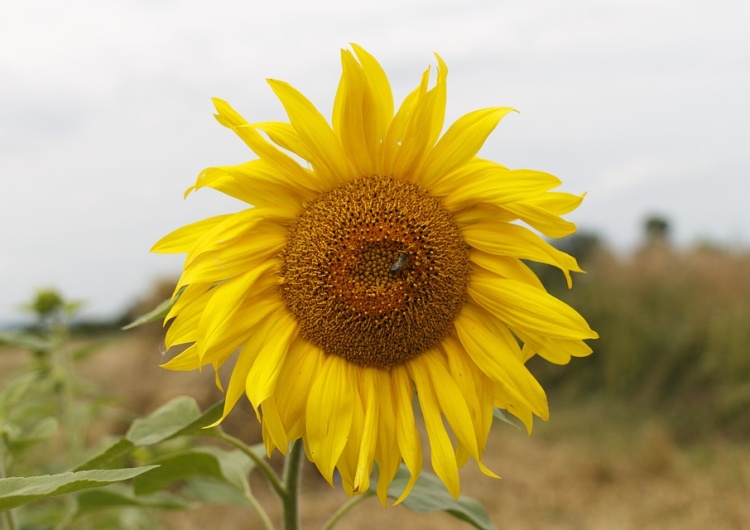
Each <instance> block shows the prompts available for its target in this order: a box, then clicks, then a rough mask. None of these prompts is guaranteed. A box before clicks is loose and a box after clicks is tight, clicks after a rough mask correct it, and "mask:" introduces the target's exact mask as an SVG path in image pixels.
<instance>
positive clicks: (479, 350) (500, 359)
mask: <svg viewBox="0 0 750 530" xmlns="http://www.w3.org/2000/svg"><path fill="white" fill-rule="evenodd" d="M485 321H486V319H485V318H483V317H482V315H481V314H480V313H479V312H478V311H477V310H476V309H475V308H472V307H471V306H470V305H467V306H466V307H464V310H463V311H462V312H461V314H460V315H459V316H458V318H456V320H455V322H454V324H455V327H456V332H457V333H458V338H459V340H460V341H461V344H462V345H463V347H464V349H465V350H466V353H467V354H468V355H469V357H471V359H472V361H474V363H475V364H476V365H477V366H478V367H479V369H480V370H482V372H484V373H485V374H486V375H487V377H489V378H490V379H492V380H493V381H496V382H498V383H502V384H503V386H504V388H505V389H506V390H507V392H508V393H509V394H510V395H511V396H512V397H513V398H514V399H516V400H518V401H519V402H521V403H524V404H525V405H527V406H528V407H529V408H531V410H533V411H534V413H535V414H536V415H538V416H540V417H542V418H546V417H548V415H549V409H548V406H547V397H546V396H545V394H544V389H542V387H541V385H540V384H539V383H538V382H537V380H536V379H534V376H532V375H531V373H530V372H529V370H528V369H527V368H526V366H525V365H524V364H523V363H522V362H521V360H520V356H521V355H520V348H519V347H518V344H517V343H515V339H514V338H513V337H512V336H511V335H510V333H506V335H505V336H501V335H498V334H496V333H493V332H490V330H489V329H488V328H487V325H486V324H485ZM493 331H496V330H494V329H493ZM515 350H519V351H518V352H516V351H515Z"/></svg>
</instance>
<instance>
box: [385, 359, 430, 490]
mask: <svg viewBox="0 0 750 530" xmlns="http://www.w3.org/2000/svg"><path fill="white" fill-rule="evenodd" d="M391 383H392V384H393V386H392V389H393V402H394V407H395V411H396V415H395V421H396V440H397V442H398V447H399V450H400V451H401V456H402V457H403V459H404V464H406V469H408V470H409V473H410V475H411V476H410V477H409V482H408V483H407V484H406V487H405V488H404V491H403V492H402V493H401V496H400V497H399V498H398V499H397V500H396V502H395V503H394V504H400V503H401V502H402V501H403V500H404V499H405V498H406V497H407V495H409V493H410V492H411V490H412V488H413V487H414V484H415V483H416V482H417V479H418V478H419V473H420V471H421V470H422V446H421V445H420V443H419V432H418V431H417V426H416V423H415V421H414V408H413V406H414V405H413V401H414V387H413V385H412V381H411V378H410V377H409V373H408V372H407V370H406V367H404V366H394V367H393V368H392V369H391Z"/></svg>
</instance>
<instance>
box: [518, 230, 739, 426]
mask: <svg viewBox="0 0 750 530" xmlns="http://www.w3.org/2000/svg"><path fill="white" fill-rule="evenodd" d="M649 226H650V225H647V226H646V229H647V231H646V234H644V235H645V236H646V241H645V242H644V246H643V247H642V248H641V249H640V250H639V251H637V252H635V253H634V254H633V255H631V256H625V257H623V256H616V255H614V254H612V253H610V252H608V251H607V250H606V249H605V248H603V247H602V246H601V245H598V246H597V247H596V248H588V250H587V252H586V253H584V254H578V255H576V252H575V251H574V250H575V249H576V248H577V247H575V245H573V246H571V245H570V243H569V242H568V243H567V245H568V246H567V247H565V249H566V250H568V251H572V250H573V252H572V253H573V254H574V255H576V257H577V258H578V259H579V261H580V262H581V264H582V266H583V268H584V269H585V270H586V271H587V274H585V275H578V276H577V277H576V278H575V279H574V285H573V289H572V290H567V289H566V288H565V285H564V282H563V281H562V279H561V278H560V276H561V275H560V274H559V272H557V271H554V270H552V269H550V268H546V267H545V268H543V269H539V271H540V273H541V276H542V278H543V281H544V282H545V285H546V286H547V288H548V289H549V290H550V292H552V294H554V295H555V296H558V297H560V298H561V299H563V300H565V301H566V302H568V303H569V304H571V305H572V306H573V307H574V308H576V309H577V310H578V311H579V312H580V313H581V314H582V315H583V316H584V317H585V318H586V319H587V320H588V322H589V324H590V325H591V327H592V328H593V329H595V330H596V331H597V332H598V333H599V335H600V337H601V338H600V339H599V340H596V341H591V343H590V345H591V346H592V348H593V349H594V354H593V355H591V356H590V357H588V358H585V359H573V360H572V362H571V364H570V366H567V367H565V369H560V368H559V367H556V366H550V365H549V364H547V363H542V362H533V363H532V364H533V365H532V371H534V373H536V374H537V375H538V376H539V377H540V379H541V381H542V384H543V385H544V386H545V387H546V388H549V389H550V390H552V391H559V392H565V393H568V394H571V395H574V396H577V397H579V398H581V399H586V400H589V399H610V400H612V399H614V400H619V401H622V402H626V403H630V404H632V405H633V406H634V407H636V408H644V409H648V410H649V412H650V413H656V414H658V415H661V416H663V417H664V418H665V419H666V420H667V421H669V422H670V423H672V424H673V426H674V427H675V429H676V432H677V433H678V434H680V435H682V436H684V437H696V436H700V435H702V434H706V433H709V432H714V431H717V430H718V431H720V432H723V433H725V434H730V435H737V436H743V437H748V436H750V326H748V323H750V255H748V254H746V253H738V252H731V251H727V250H722V249H719V248H717V247H715V246H713V247H712V246H708V245H702V246H701V247H697V248H695V249H692V250H688V251H679V250H676V249H673V248H671V247H670V246H669V245H668V244H657V245H654V244H651V243H653V238H651V237H649V234H650V232H649V230H648V228H649ZM659 226H662V225H661V224H660V225H659ZM666 226H668V225H666Z"/></svg>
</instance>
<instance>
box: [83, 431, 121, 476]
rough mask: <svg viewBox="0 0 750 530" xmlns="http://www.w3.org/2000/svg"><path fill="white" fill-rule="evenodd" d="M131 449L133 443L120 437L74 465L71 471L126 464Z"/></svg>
mask: <svg viewBox="0 0 750 530" xmlns="http://www.w3.org/2000/svg"><path fill="white" fill-rule="evenodd" d="M133 449H135V444H134V443H133V442H131V441H130V440H126V439H125V438H122V439H120V440H118V441H117V442H115V443H114V444H112V445H110V446H109V447H107V448H106V449H105V450H104V451H102V452H101V453H99V454H97V455H96V456H94V457H93V458H91V459H89V460H87V461H86V462H84V463H83V464H81V465H79V466H78V467H76V468H75V469H74V470H73V471H87V470H89V469H112V468H118V467H122V466H124V465H125V464H126V462H127V458H128V456H129V455H130V453H131V452H133Z"/></svg>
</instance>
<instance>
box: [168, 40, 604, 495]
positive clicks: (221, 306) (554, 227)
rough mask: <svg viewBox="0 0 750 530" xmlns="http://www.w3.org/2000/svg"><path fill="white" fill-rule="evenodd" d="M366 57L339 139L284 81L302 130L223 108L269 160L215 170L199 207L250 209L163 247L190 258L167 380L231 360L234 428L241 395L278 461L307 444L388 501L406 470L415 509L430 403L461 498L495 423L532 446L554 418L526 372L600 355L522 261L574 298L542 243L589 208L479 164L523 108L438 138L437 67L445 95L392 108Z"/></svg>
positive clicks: (325, 466) (178, 235) (183, 232)
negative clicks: (548, 269) (517, 424)
mask: <svg viewBox="0 0 750 530" xmlns="http://www.w3.org/2000/svg"><path fill="white" fill-rule="evenodd" d="M352 48H353V51H348V50H343V51H342V55H341V58H342V70H343V72H342V76H341V81H340V84H339V88H338V91H337V93H336V98H335V102H334V111H333V118H332V121H331V124H329V122H328V121H327V120H326V119H325V118H324V117H323V116H322V115H321V114H320V113H319V112H318V111H317V109H316V108H315V106H314V105H313V104H312V103H310V101H308V100H307V99H306V98H305V97H304V96H303V95H302V94H301V93H300V92H298V91H297V90H295V89H294V88H292V87H291V86H290V85H288V84H286V83H284V82H281V81H276V80H270V81H269V83H270V85H271V88H272V90H273V91H274V92H275V93H276V95H277V96H278V97H279V99H280V101H281V103H282V105H283V106H284V109H285V110H286V113H287V115H288V118H289V121H288V122H262V123H248V122H247V121H246V120H245V119H244V118H242V116H240V115H239V114H238V113H237V112H236V111H234V109H232V108H231V107H230V106H229V105H228V104H227V103H226V102H224V101H221V100H215V101H214V103H215V105H216V109H217V112H218V114H217V116H216V117H217V119H218V121H219V122H220V123H221V124H222V125H225V126H226V127H228V128H230V129H232V130H233V131H234V132H235V133H236V134H237V135H238V136H239V137H240V138H241V139H242V140H243V141H244V142H245V143H246V144H247V146H248V147H249V148H250V149H251V150H252V151H253V152H254V153H255V155H256V158H254V159H253V160H251V161H249V162H245V163H242V164H238V165H234V166H218V167H212V168H208V169H206V170H204V171H203V172H202V173H201V174H200V175H199V177H198V180H197V181H196V183H195V184H194V185H193V186H192V187H191V188H190V189H189V190H188V192H190V191H192V190H197V189H199V188H202V187H210V188H214V189H216V190H218V191H220V192H223V193H226V194H228V195H230V196H232V197H235V198H237V199H239V200H240V201H243V202H245V203H247V204H248V205H251V206H252V207H248V208H246V209H244V210H241V211H239V212H237V213H233V214H227V215H221V216H217V217H212V218H209V219H205V220H203V221H199V222H197V223H193V224H191V225H188V226H185V227H183V228H180V229H178V230H176V231H175V232H173V233H171V234H169V235H168V236H166V237H165V238H163V239H162V240H161V241H159V242H158V243H157V244H156V245H155V247H154V250H155V251H158V252H180V253H183V252H184V253H186V254H187V258H186V261H185V267H184V271H183V274H182V277H181V278H180V281H179V283H178V285H177V290H176V291H175V292H176V293H177V292H179V296H178V297H176V300H175V302H174V305H173V306H172V308H171V310H170V312H169V314H168V315H167V318H166V321H171V326H170V328H169V330H168V331H167V338H166V343H167V346H168V347H171V346H173V345H177V344H189V347H188V348H187V349H186V350H185V351H184V352H182V353H181V354H179V355H177V356H176V357H174V358H173V359H172V360H170V361H169V362H168V363H166V364H165V367H166V368H169V369H174V370H192V369H197V368H200V367H202V366H204V365H206V364H211V365H213V367H214V368H215V369H216V370H217V373H218V368H219V367H220V366H221V365H223V364H224V363H225V362H231V363H233V368H232V372H231V376H230V378H229V381H228V384H227V386H226V395H227V398H226V403H225V409H224V417H225V416H226V415H227V414H228V413H229V411H230V410H231V409H232V408H233V407H234V405H235V404H236V403H237V401H238V400H239V399H240V397H241V396H242V395H243V394H244V395H246V396H247V398H248V399H249V401H250V402H251V404H252V405H253V407H254V409H255V411H256V414H257V416H258V419H259V420H260V421H261V423H262V427H263V439H264V442H265V444H266V448H267V450H268V452H269V454H270V453H271V451H273V449H274V448H276V449H279V450H280V451H281V452H282V453H283V452H285V451H286V450H287V447H288V445H289V443H290V441H292V440H295V439H298V438H302V439H303V440H304V442H305V448H306V451H307V455H308V457H309V458H310V460H312V461H313V462H314V463H315V464H316V465H317V466H318V468H319V469H320V471H321V473H322V474H323V476H324V477H326V479H327V480H328V481H329V482H331V481H332V478H333V471H334V469H338V470H339V472H340V474H341V477H342V481H343V485H344V489H345V490H346V491H347V493H349V494H350V495H351V494H354V493H358V492H362V491H364V490H366V489H367V488H368V487H369V480H370V474H371V471H372V468H373V465H374V463H377V464H378V467H379V479H378V484H377V488H376V489H377V492H378V495H379V497H380V499H381V501H382V502H383V503H384V504H385V500H386V494H387V488H388V484H389V483H390V482H391V480H392V479H393V477H394V476H395V474H396V471H397V469H398V467H399V465H400V464H401V463H402V462H403V463H404V464H405V465H406V467H407V468H408V470H409V472H410V473H411V480H410V482H409V483H408V485H407V486H406V488H405V490H404V492H403V493H402V495H401V499H403V498H404V497H405V496H406V495H407V494H408V493H409V491H410V490H411V488H412V486H413V484H414V481H415V480H416V478H417V477H418V475H419V472H420V470H421V466H422V449H421V446H420V442H419V436H418V432H417V424H416V420H415V414H414V410H413V403H414V401H415V396H416V398H417V401H418V404H419V406H420V408H421V412H422V416H423V417H424V422H425V427H426V430H427V435H428V438H429V443H430V445H431V454H432V467H433V469H434V470H435V472H436V473H437V475H438V476H439V477H440V478H441V479H442V480H443V482H444V483H445V485H446V487H447V488H448V490H449V491H450V492H451V494H453V495H454V496H458V494H459V492H460V486H459V479H458V467H459V466H461V465H463V464H464V463H465V462H466V461H467V460H468V459H469V457H472V458H473V459H474V460H476V461H477V463H478V464H479V467H480V469H482V471H484V472H485V473H486V474H488V475H490V476H495V475H494V474H493V473H492V472H491V471H490V470H489V469H487V468H486V467H485V466H484V464H483V463H482V453H483V451H484V448H485V445H486V441H487V437H488V435H489V430H490V426H491V424H492V418H493V411H494V409H495V408H496V407H499V408H501V409H505V410H507V411H509V412H510V413H511V414H513V415H515V416H516V417H518V418H519V419H520V420H521V421H522V422H523V423H524V424H525V425H526V426H527V428H528V429H529V430H531V422H532V417H533V416H534V415H536V416H539V417H541V418H543V419H546V418H547V416H548V409H547V400H546V397H545V394H544V391H543V390H542V388H541V386H540V385H539V384H538V383H537V381H536V380H535V379H534V377H533V376H532V375H531V373H530V372H529V371H528V370H527V368H526V366H525V363H526V361H527V360H528V359H529V358H530V357H532V356H534V355H540V356H542V357H544V358H545V359H547V360H549V361H551V362H554V363H566V362H568V361H569V359H570V357H571V356H585V355H588V354H589V353H591V349H590V348H589V347H588V346H587V345H586V344H585V343H584V342H583V341H584V340H585V339H591V338H596V333H595V332H593V331H592V330H591V329H590V328H589V326H588V325H587V324H586V322H585V321H584V320H583V318H582V317H581V316H580V315H579V314H578V313H576V312H575V311H574V310H573V309H571V308H570V307H569V306H567V305H566V304H564V303H563V302H561V301H559V300H557V299H555V298H554V297H552V296H551V295H549V294H548V293H547V292H546V291H545V289H544V287H543V286H542V284H541V283H540V281H539V280H538V278H537V277H536V276H535V275H534V273H533V272H532V271H531V269H529V267H528V266H527V265H526V263H525V262H526V261H527V260H531V261H537V262H542V263H547V264H551V265H554V266H556V267H558V268H560V269H561V270H562V272H563V273H564V274H565V276H566V277H567V278H568V282H569V283H570V272H571V271H575V272H580V269H579V268H578V265H577V264H576V262H575V260H574V259H573V258H572V257H570V256H568V255H566V254H564V253H562V252H560V251H558V250H556V249H555V248H554V247H552V246H550V245H549V244H548V243H547V242H546V241H545V240H544V239H542V237H540V235H539V234H540V233H541V234H542V235H545V236H548V237H561V236H564V235H568V234H570V233H572V232H573V231H574V230H575V226H574V225H573V224H572V223H570V222H568V221H565V220H564V219H562V218H561V215H563V214H566V213H568V212H570V211H572V210H573V209H575V208H576V207H577V206H578V205H579V204H580V202H581V200H582V198H583V196H582V195H581V196H576V195H571V194H568V193H563V192H556V191H551V190H552V189H554V188H556V187H557V186H558V185H559V184H560V181H559V180H558V179H557V178H556V177H554V176H552V175H549V174H547V173H543V172H540V171H533V170H525V169H524V170H512V169H508V168H506V167H504V166H501V165H500V164H498V163H495V162H491V161H488V160H484V159H481V158H478V157H477V153H478V152H479V149H480V148H481V147H482V145H483V143H484V141H485V140H486V138H487V136H488V135H489V134H490V133H491V132H492V130H493V129H494V128H495V126H496V125H497V124H498V122H499V121H500V120H501V119H502V118H503V117H504V116H505V115H506V114H507V113H508V112H510V111H511V109H509V108H489V109H481V110H477V111H474V112H470V113H468V114H466V115H465V116H463V117H461V118H459V119H458V120H457V121H456V122H455V123H453V124H452V125H450V126H449V127H448V128H447V129H446V130H445V132H443V121H444V112H445V104H446V78H447V73H448V71H447V68H446V65H445V63H444V62H443V61H442V59H440V57H438V58H437V62H438V67H437V76H436V80H435V82H434V84H431V83H430V70H429V69H427V70H426V71H425V72H424V73H423V74H422V76H421V79H420V81H419V84H418V85H417V87H416V88H415V89H414V90H413V91H412V92H411V93H410V94H409V95H408V96H407V97H406V98H405V99H404V101H403V102H402V103H401V105H400V106H399V107H398V109H395V108H394V104H393V96H392V93H391V89H390V85H389V82H388V78H387V77H386V75H385V73H384V71H383V69H382V68H381V67H380V65H379V64H378V62H377V61H376V60H375V59H374V58H373V57H372V56H371V55H370V54H369V53H367V52H366V51H365V50H364V49H362V48H361V47H359V46H356V45H352ZM441 133H442V135H441ZM524 224H525V225H527V226H528V227H526V226H524ZM166 321H165V322H166ZM217 383H218V384H219V385H220V387H223V385H222V382H221V381H220V380H219V379H218V375H217ZM446 424H447V425H446ZM449 430H450V431H452V433H453V440H451V437H450V436H449V434H448V432H449ZM401 499H400V500H401Z"/></svg>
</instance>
